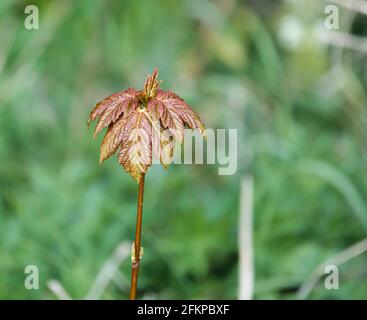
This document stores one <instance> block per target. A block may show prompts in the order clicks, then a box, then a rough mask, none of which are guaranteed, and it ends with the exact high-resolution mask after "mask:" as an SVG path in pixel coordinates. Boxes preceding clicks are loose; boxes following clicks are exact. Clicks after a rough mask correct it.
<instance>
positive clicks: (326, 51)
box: [0, 0, 367, 299]
mask: <svg viewBox="0 0 367 320" xmlns="http://www.w3.org/2000/svg"><path fill="white" fill-rule="evenodd" d="M33 3H34V4H36V5H37V6H38V8H39V12H40V29H39V30H26V29H25V28H24V18H25V16H26V15H25V14H24V7H25V6H26V5H27V4H28V1H11V0H2V1H1V2H0V30H1V45H0V71H1V75H0V101H1V104H0V298H10V299H21V298H26V299H39V298H54V297H53V295H52V294H51V293H50V291H49V290H48V289H47V287H46V284H47V281H48V280H49V279H57V280H59V281H60V282H61V283H62V284H63V286H64V287H65V288H66V290H67V291H68V292H69V293H70V294H71V295H72V296H73V297H74V298H83V297H84V296H85V294H86V293H87V291H88V289H89V287H90V285H91V284H92V282H93V280H94V278H95V276H96V274H97V272H98V271H99V269H100V268H101V266H102V264H103V263H104V262H105V261H106V260H107V259H108V257H109V256H110V255H111V253H112V252H113V250H114V248H115V247H116V246H117V245H118V244H119V243H121V242H122V241H125V240H131V239H132V238H133V234H134V228H135V210H136V196H137V186H136V183H135V182H134V181H133V180H132V179H131V177H129V176H128V175H127V174H125V173H124V172H123V171H122V170H121V168H120V167H119V166H118V164H117V161H116V160H115V159H111V160H110V161H107V162H106V163H105V164H103V166H99V165H98V152H99V148H98V144H99V143H100V142H101V138H98V139H97V140H96V141H93V139H92V138H91V136H92V132H91V131H88V130H87V126H86V119H87V116H88V113H89V111H90V109H91V107H92V106H93V105H94V104H95V103H96V102H97V101H99V100H101V99H102V98H103V97H105V96H107V95H109V94H110V93H112V92H116V91H119V90H121V89H123V88H126V87H127V86H136V85H137V86H139V84H140V83H141V82H142V81H143V80H144V79H145V76H146V74H147V73H149V72H151V71H152V69H153V68H154V67H156V66H157V67H158V68H159V69H160V78H161V79H164V83H163V88H165V89H168V88H169V89H172V90H174V91H176V92H177V93H178V94H179V95H181V96H182V97H184V98H185V99H186V100H187V101H188V102H189V103H190V104H191V105H192V106H193V108H194V109H195V110H196V111H197V112H199V113H200V114H201V115H202V118H203V120H204V122H205V123H206V125H207V127H209V128H237V129H238V133H239V138H240V140H239V145H238V147H239V159H238V171H237V173H236V175H234V176H219V175H218V173H217V167H216V166H213V165H196V166H188V165H186V166H184V165H181V166H179V165H176V166H171V167H170V168H169V170H168V171H164V170H163V169H161V168H160V167H158V166H153V167H152V169H151V170H150V171H149V174H148V175H147V180H146V192H145V202H144V217H143V221H144V222H143V246H144V251H145V255H144V258H143V263H142V267H141V276H140V280H139V281H140V283H139V289H140V290H139V292H140V295H141V296H145V295H148V296H149V295H152V294H153V295H156V296H157V297H158V298H168V299H175V298H182V299H185V298H192V299H195V298H206V299H210V298H217V299H221V298H236V297H237V286H238V247H237V236H238V234H237V233H238V230H237V225H238V203H239V186H240V178H241V176H243V175H244V174H251V175H253V176H254V181H255V193H254V196H255V199H254V246H255V248H254V253H255V273H256V279H255V298H257V299H263V298H268V299H278V298H290V299H293V298H295V297H296V292H297V290H298V288H299V287H300V286H301V284H302V283H303V282H304V281H305V280H306V278H307V277H308V276H309V275H310V274H311V273H312V271H313V270H314V269H315V268H316V267H317V266H318V265H319V264H320V263H321V262H323V261H324V260H325V259H326V258H328V257H330V256H332V255H334V254H336V253H338V252H340V251H341V250H343V249H345V248H347V247H349V246H351V245H353V244H354V243H356V242H358V241H359V240H361V239H363V238H365V237H366V234H367V200H366V196H367V178H366V176H367V170H366V169H367V164H366V163H367V162H366V154H367V144H366V141H367V140H366V138H367V130H366V127H367V126H366V124H367V108H366V102H367V97H366V85H367V67H366V56H365V53H361V52H356V51H352V50H348V49H343V48H339V47H330V46H326V45H324V44H323V43H322V42H320V41H319V39H318V38H317V31H315V30H317V28H316V26H318V25H320V24H321V25H322V21H323V19H324V18H325V14H324V8H325V6H326V3H324V2H323V1H316V0H312V1H263V0H262V1H255V0H252V1H236V0H216V1H209V0H186V1H168V0H157V1H133V0H124V1H112V0H109V1H91V0H78V1H70V0H69V1H46V0H44V1H33ZM340 14H341V18H340V24H341V26H340V28H341V30H342V31H345V32H353V33H355V34H356V35H359V36H363V35H366V31H367V26H366V24H365V23H362V22H361V21H364V22H365V17H363V16H361V17H360V16H359V15H355V14H353V13H351V12H348V11H346V10H342V9H341V8H340ZM366 263H367V258H366V257H365V256H363V255H361V256H360V257H358V258H355V259H353V260H351V261H348V262H346V263H344V264H343V265H342V267H341V270H340V275H341V280H340V289H339V290H326V289H325V288H324V287H323V285H322V280H321V282H320V283H319V285H318V286H317V287H316V288H315V290H313V291H312V292H311V294H310V296H309V297H308V298H331V299H341V298H350V299H362V298H365V297H366V295H367V287H366V286H365V281H366V273H365V270H366V268H365V266H366ZM29 264H34V265H37V266H38V267H39V268H40V290H26V289H25V287H24V285H23V283H24V278H25V275H24V268H25V266H26V265H29ZM121 272H122V274H125V275H126V277H128V278H129V277H130V262H129V261H128V260H127V261H125V262H124V263H123V264H122V266H121ZM127 294H128V293H127V289H126V290H123V289H119V288H118V287H117V286H115V285H113V284H112V285H110V286H109V287H108V289H107V290H106V291H105V292H104V294H103V296H102V297H101V298H103V299H108V298H112V299H121V298H125V297H127Z"/></svg>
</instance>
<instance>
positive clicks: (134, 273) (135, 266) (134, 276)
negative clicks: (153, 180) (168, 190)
mask: <svg viewBox="0 0 367 320" xmlns="http://www.w3.org/2000/svg"><path fill="white" fill-rule="evenodd" d="M144 179H145V174H143V175H142V177H141V180H140V182H139V194H138V209H137V214H136V229H135V241H134V247H135V255H134V260H135V261H132V264H131V287H130V296H129V299H130V300H135V297H136V288H137V285H138V273H139V263H140V243H141V225H142V221H143V196H144Z"/></svg>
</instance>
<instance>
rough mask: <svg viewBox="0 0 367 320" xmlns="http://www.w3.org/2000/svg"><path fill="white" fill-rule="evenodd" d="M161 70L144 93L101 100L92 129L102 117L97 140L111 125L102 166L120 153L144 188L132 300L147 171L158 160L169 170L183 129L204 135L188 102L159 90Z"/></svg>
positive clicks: (132, 290) (122, 93)
mask: <svg viewBox="0 0 367 320" xmlns="http://www.w3.org/2000/svg"><path fill="white" fill-rule="evenodd" d="M157 77H158V70H157V69H155V70H154V72H153V74H152V75H149V76H148V77H147V79H146V81H145V84H144V89H142V90H136V89H133V88H128V89H127V90H123V91H120V92H117V93H114V94H112V95H110V96H108V97H107V98H105V99H104V100H102V101H101V102H99V103H98V104H97V105H96V106H95V107H94V108H93V110H92V111H91V113H90V115H89V119H88V125H89V123H90V122H91V121H93V120H96V119H99V120H98V122H97V125H96V127H95V130H94V137H96V135H97V134H98V133H99V132H100V131H101V130H102V129H103V128H105V127H108V129H107V132H106V135H105V136H104V138H103V141H102V144H101V148H100V163H102V162H103V161H104V160H106V159H107V158H109V157H110V156H111V155H113V154H114V153H115V152H116V151H117V149H120V151H119V154H118V160H119V163H120V165H121V166H122V167H123V168H124V169H125V171H126V172H128V173H129V174H130V175H131V176H132V177H133V178H134V179H135V180H136V181H137V182H138V184H139V193H138V204H137V218H136V230H135V240H134V243H133V247H132V252H131V260H132V273H131V288H130V296H129V298H130V300H134V299H135V297H136V288H137V281H138V272H139V263H140V259H141V256H142V248H141V246H140V244H141V225H142V214H143V195H144V179H145V173H146V172H147V170H148V169H149V167H150V166H151V165H152V162H153V158H155V159H159V161H160V163H161V164H162V165H163V166H164V167H165V168H167V166H168V165H169V164H170V163H171V162H172V159H173V151H174V146H175V144H176V141H177V142H179V143H180V144H182V142H183V139H184V128H185V127H189V128H191V129H194V130H198V131H199V132H200V133H201V134H202V135H203V136H205V128H204V124H203V123H202V121H201V120H200V117H199V116H198V115H197V114H196V113H195V112H194V111H193V110H192V109H191V108H190V107H189V106H188V104H187V103H186V102H185V101H184V100H183V99H182V98H180V97H179V96H178V95H177V94H175V93H174V92H172V91H164V90H162V89H160V88H159V86H160V83H161V81H158V80H157Z"/></svg>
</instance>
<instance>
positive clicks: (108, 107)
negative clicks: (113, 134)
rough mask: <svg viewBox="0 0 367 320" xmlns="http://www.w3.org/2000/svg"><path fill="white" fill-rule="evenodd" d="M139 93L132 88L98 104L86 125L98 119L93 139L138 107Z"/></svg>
mask: <svg viewBox="0 0 367 320" xmlns="http://www.w3.org/2000/svg"><path fill="white" fill-rule="evenodd" d="M138 94H139V92H138V91H137V90H135V89H133V88H129V89H127V90H124V91H120V92H117V93H114V94H112V95H110V96H109V97H107V98H105V99H104V100H102V101H101V102H99V103H98V104H97V105H96V106H95V107H94V109H93V110H92V112H91V113H90V115H89V119H88V123H90V122H91V121H93V120H95V119H97V118H99V121H98V123H97V126H96V128H95V130H94V137H95V136H96V135H97V134H98V133H99V132H100V131H101V130H102V129H103V128H105V127H107V126H109V125H110V123H111V122H112V123H113V122H115V121H116V120H117V119H118V118H119V117H120V116H121V115H122V114H123V113H126V114H128V113H130V112H131V111H133V110H135V109H136V108H137V107H138V106H139V99H138Z"/></svg>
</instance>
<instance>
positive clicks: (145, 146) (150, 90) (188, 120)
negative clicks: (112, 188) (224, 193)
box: [88, 70, 205, 182]
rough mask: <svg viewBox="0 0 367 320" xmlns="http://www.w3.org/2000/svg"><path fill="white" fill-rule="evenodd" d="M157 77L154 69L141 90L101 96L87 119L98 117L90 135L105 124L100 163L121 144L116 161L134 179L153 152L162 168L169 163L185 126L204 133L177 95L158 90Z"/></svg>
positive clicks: (144, 169) (130, 89)
mask: <svg viewBox="0 0 367 320" xmlns="http://www.w3.org/2000/svg"><path fill="white" fill-rule="evenodd" d="M157 76H158V71H157V70H154V73H153V74H152V75H149V76H148V77H147V79H146V81H145V84H144V89H143V90H141V91H137V90H135V89H132V88H129V89H127V90H125V91H121V92H118V93H115V94H113V95H111V96H109V97H107V98H105V99H104V100H102V101H101V102H99V103H98V104H97V105H96V107H95V108H94V109H93V110H92V112H91V113H90V115H89V119H88V124H89V122H90V121H93V120H96V119H99V121H98V123H97V125H96V128H95V131H94V135H96V134H97V133H99V132H100V131H101V130H102V129H103V128H105V127H107V126H108V130H107V132H106V135H105V137H104V138H103V141H102V144H101V150H100V151H101V152H100V163H102V162H103V161H104V160H106V159H107V158H108V157H110V156H111V155H113V154H114V153H115V152H116V150H117V149H118V148H119V147H121V150H120V152H119V163H120V164H121V166H122V167H123V168H124V169H125V170H126V171H127V172H128V173H129V174H130V175H131V176H133V177H134V178H135V179H136V180H137V181H138V182H139V181H140V179H141V177H142V175H143V174H144V173H146V172H147V170H148V168H149V167H150V166H151V165H152V156H153V155H154V157H156V158H157V159H159V160H160V162H161V163H162V165H163V166H164V167H165V168H166V167H167V166H168V165H169V164H170V163H171V162H172V157H173V151H174V145H175V140H177V141H178V142H179V143H182V142H183V138H184V128H185V126H187V127H189V128H191V129H197V130H199V132H200V133H201V134H202V135H204V136H205V129H204V125H203V123H202V122H201V120H200V117H199V116H198V115H197V114H196V113H195V112H194V111H193V110H192V109H191V108H190V107H189V106H188V105H187V104H186V103H185V101H184V100H183V99H182V98H180V97H179V96H178V95H176V94H175V93H173V92H171V91H163V90H161V89H159V84H160V81H158V80H157ZM172 138H175V139H172Z"/></svg>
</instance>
